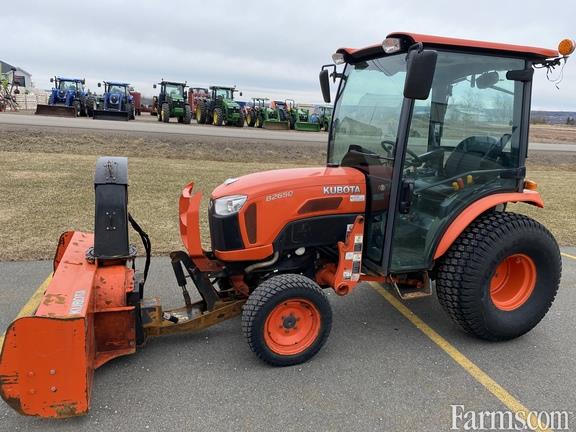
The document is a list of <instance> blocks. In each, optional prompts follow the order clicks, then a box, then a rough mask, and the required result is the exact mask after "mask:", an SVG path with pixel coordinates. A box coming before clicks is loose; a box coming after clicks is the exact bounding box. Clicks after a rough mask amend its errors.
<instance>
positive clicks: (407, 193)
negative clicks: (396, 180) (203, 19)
mask: <svg viewBox="0 0 576 432" xmlns="http://www.w3.org/2000/svg"><path fill="white" fill-rule="evenodd" d="M413 198H414V180H413V179H405V180H402V183H401V184H400V203H399V204H398V212H399V213H400V214H408V213H410V207H411V206H412V199H413Z"/></svg>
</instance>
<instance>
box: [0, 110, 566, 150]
mask: <svg viewBox="0 0 576 432" xmlns="http://www.w3.org/2000/svg"><path fill="white" fill-rule="evenodd" d="M0 125H20V126H34V127H38V126H40V127H48V128H68V129H86V130H107V131H122V132H140V133H159V134H176V135H198V136H211V137H228V138H246V139H260V140H280V141H299V142H316V143H318V142H326V140H327V139H328V134H327V133H326V132H300V131H277V130H266V129H257V128H249V127H243V128H238V127H214V126H211V125H199V124H196V123H195V122H193V123H192V124H191V125H184V124H178V123H176V120H175V119H173V120H172V123H160V122H158V121H156V117H153V116H150V115H149V114H147V113H143V114H142V115H141V116H140V117H137V119H136V120H135V121H114V120H93V119H89V118H82V117H79V118H70V117H50V116H37V115H31V114H23V113H21V114H10V113H0ZM530 150H531V151H547V152H576V143H574V144H564V143H557V144H549V143H547V144H543V143H532V142H531V143H530Z"/></svg>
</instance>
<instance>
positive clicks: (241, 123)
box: [236, 111, 245, 127]
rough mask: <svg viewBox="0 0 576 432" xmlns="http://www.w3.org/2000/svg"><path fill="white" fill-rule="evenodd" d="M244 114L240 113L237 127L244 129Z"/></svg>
mask: <svg viewBox="0 0 576 432" xmlns="http://www.w3.org/2000/svg"><path fill="white" fill-rule="evenodd" d="M244 122H245V119H244V113H243V112H242V111H240V117H239V118H238V121H237V122H236V126H237V127H244Z"/></svg>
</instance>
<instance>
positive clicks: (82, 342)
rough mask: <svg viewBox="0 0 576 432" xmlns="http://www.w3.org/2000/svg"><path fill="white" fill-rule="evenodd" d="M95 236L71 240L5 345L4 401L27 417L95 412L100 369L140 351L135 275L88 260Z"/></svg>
mask: <svg viewBox="0 0 576 432" xmlns="http://www.w3.org/2000/svg"><path fill="white" fill-rule="evenodd" d="M93 244H94V235H93V234H87V233H82V232H68V233H65V234H64V235H63V236H62V238H61V241H60V244H59V247H58V250H57V253H56V259H55V261H54V266H55V271H54V274H53V276H52V277H49V278H48V279H47V280H46V281H45V282H44V284H43V285H42V286H40V288H39V289H38V290H37V291H36V293H35V294H34V295H33V296H32V298H31V299H30V301H29V302H28V303H27V304H26V306H25V307H24V308H23V309H22V311H21V313H20V314H19V315H18V316H17V317H16V320H15V321H13V322H12V323H11V324H10V326H9V327H8V330H7V331H6V335H5V338H4V337H1V338H0V345H1V351H0V395H1V396H2V398H3V399H4V400H5V401H6V402H7V403H8V404H9V405H10V406H11V407H12V408H14V409H15V410H16V411H18V412H19V413H21V414H25V415H30V416H40V417H60V418H62V417H71V416H76V415H82V414H85V413H87V411H88V409H89V406H90V393H91V387H92V377H93V373H94V370H95V369H96V368H98V367H99V366H101V365H102V364H104V363H106V362H107V361H109V360H111V359H113V358H115V357H118V356H122V355H128V354H132V353H134V352H135V349H136V336H135V308H134V307H133V306H128V305H127V298H129V297H130V295H133V294H134V272H133V270H132V269H131V268H129V267H128V266H127V265H119V264H118V265H109V266H97V265H96V264H95V262H94V261H93V260H89V259H87V258H86V257H87V251H88V250H90V248H91V247H92V246H93Z"/></svg>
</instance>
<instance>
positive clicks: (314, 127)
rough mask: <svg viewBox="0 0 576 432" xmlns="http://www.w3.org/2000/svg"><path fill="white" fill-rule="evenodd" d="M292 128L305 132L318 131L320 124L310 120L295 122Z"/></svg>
mask: <svg viewBox="0 0 576 432" xmlns="http://www.w3.org/2000/svg"><path fill="white" fill-rule="evenodd" d="M294 129H296V130H297V131H305V132H320V124H319V123H310V122H296V124H295V125H294Z"/></svg>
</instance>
